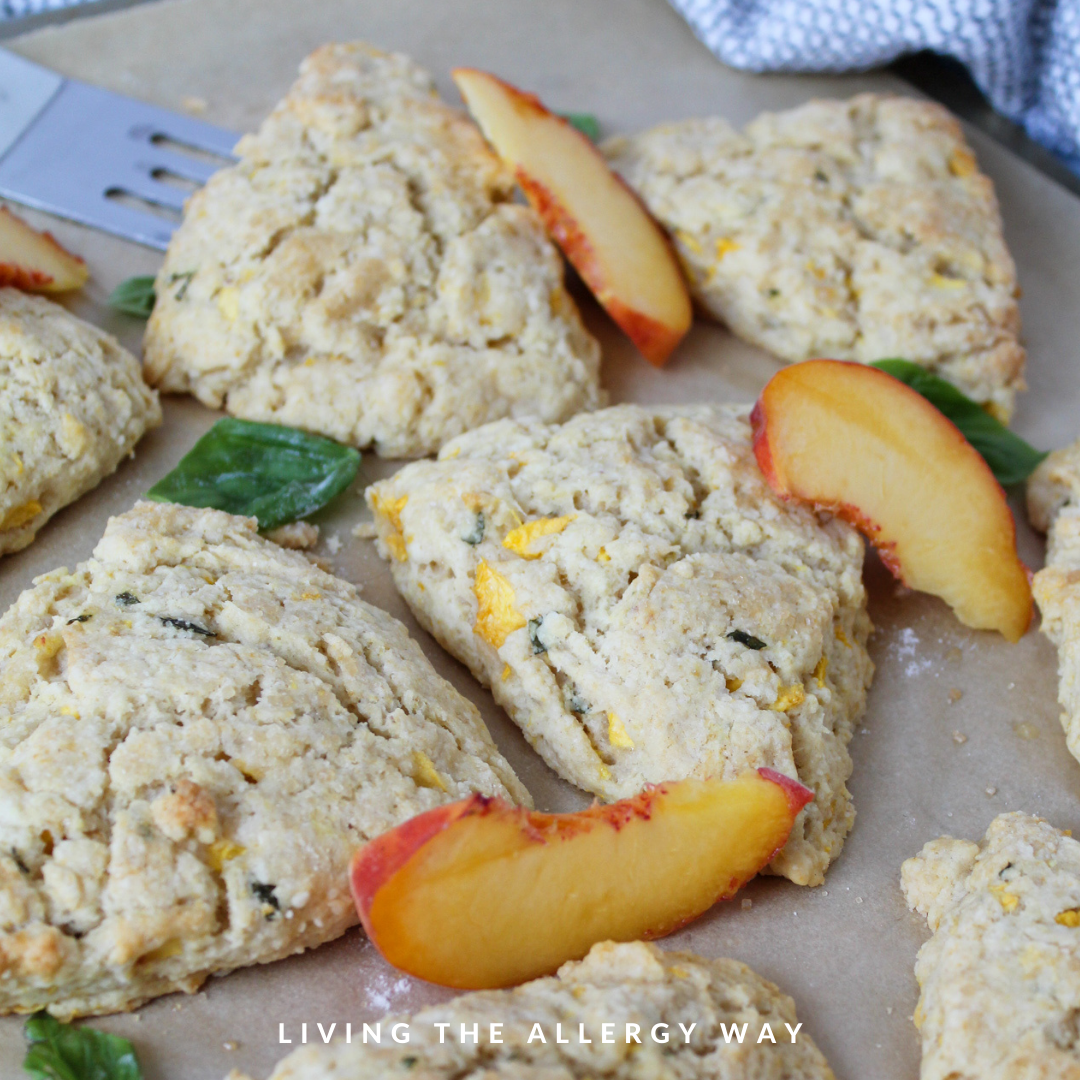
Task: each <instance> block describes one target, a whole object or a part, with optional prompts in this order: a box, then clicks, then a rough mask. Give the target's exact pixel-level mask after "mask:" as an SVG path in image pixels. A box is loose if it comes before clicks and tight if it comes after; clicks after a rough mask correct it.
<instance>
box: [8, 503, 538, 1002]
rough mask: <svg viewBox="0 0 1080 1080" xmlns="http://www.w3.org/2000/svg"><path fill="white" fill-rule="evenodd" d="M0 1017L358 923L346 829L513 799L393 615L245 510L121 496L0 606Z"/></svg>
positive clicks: (218, 967) (188, 977) (304, 943)
mask: <svg viewBox="0 0 1080 1080" xmlns="http://www.w3.org/2000/svg"><path fill="white" fill-rule="evenodd" d="M0 744H2V746H3V751H2V758H0V1012H11V1011H15V1012H33V1011H34V1010H36V1009H41V1008H47V1009H48V1010H49V1011H50V1012H52V1013H54V1014H55V1015H57V1016H59V1017H70V1016H74V1015H79V1014H88V1013H102V1012H111V1011H114V1010H117V1009H128V1008H132V1007H134V1006H136V1005H138V1004H140V1003H141V1002H144V1001H146V1000H147V999H149V998H152V997H154V996H156V995H158V994H164V993H168V992H170V991H173V990H186V991H188V992H191V991H194V990H195V989H197V988H198V986H199V985H200V983H202V981H203V980H204V979H205V978H206V977H207V975H209V974H211V973H212V972H215V971H228V970H230V969H232V968H235V967H239V966H240V965H242V964H253V963H261V962H265V961H269V960H275V959H277V958H279V957H282V956H287V955H288V954H290V953H295V952H300V951H302V950H303V949H306V948H310V947H312V946H314V945H318V944H320V943H321V942H324V941H328V940H330V939H331V938H334V937H337V936H338V935H339V934H341V933H342V932H343V931H344V930H345V929H346V928H347V927H349V926H351V925H353V924H354V923H355V922H356V921H357V916H356V911H355V908H354V905H353V902H352V900H351V898H350V896H349V887H348V881H347V872H348V863H349V859H350V857H351V855H352V854H353V852H354V851H355V850H356V849H357V848H358V847H359V846H360V845H361V844H363V843H364V842H365V841H366V840H367V839H369V838H370V837H372V836H375V835H376V834H378V833H380V832H382V831H383V830H385V829H388V828H390V827H392V826H394V825H397V824H399V823H400V822H402V821H404V820H405V819H406V818H409V817H411V816H412V815H414V814H417V813H420V812H422V811H424V810H428V809H430V808H431V807H433V806H435V805H437V804H439V803H443V802H446V801H448V800H451V799H455V798H458V797H461V796H464V795H466V794H468V793H470V792H473V791H479V792H483V793H485V794H488V795H502V796H503V797H506V798H511V799H514V800H517V801H522V802H527V801H528V795H527V793H526V792H525V790H524V789H523V788H522V786H521V784H520V783H519V782H518V780H517V779H516V777H515V776H514V774H513V772H512V771H511V769H510V767H509V765H508V764H507V763H506V762H505V761H504V760H503V758H502V757H501V755H500V754H499V752H498V751H497V750H496V748H495V745H494V743H493V742H492V741H491V738H490V736H489V735H488V733H487V730H486V729H485V727H484V725H483V722H482V721H481V719H480V715H479V713H478V712H477V710H476V708H475V707H474V706H473V705H471V704H470V703H469V702H468V701H466V700H465V699H464V698H462V697H461V696H460V695H459V694H458V693H457V692H456V691H455V690H454V689H453V688H452V687H451V686H450V685H449V683H447V682H445V681H444V680H443V679H442V678H440V677H439V676H438V675H437V674H436V673H435V670H434V669H433V668H432V667H431V665H430V663H429V662H428V661H427V659H426V658H425V657H424V655H423V653H422V652H421V650H420V648H419V646H418V645H417V644H416V643H415V642H414V641H412V640H411V639H410V638H409V636H408V633H407V632H406V630H405V628H404V627H403V626H402V625H401V624H400V623H399V622H397V621H396V620H395V619H393V618H391V617H390V616H389V615H387V614H386V613H385V612H383V611H380V610H379V609H377V608H374V607H371V606H370V605H368V604H365V603H364V602H363V601H362V600H360V599H359V597H358V596H357V592H356V589H355V588H354V587H353V586H351V585H349V584H347V583H346V582H344V581H341V580H340V579H338V578H336V577H333V576H332V575H330V574H327V573H324V572H323V571H321V570H319V569H318V568H316V567H315V566H313V565H312V564H311V563H310V562H309V561H308V560H307V559H306V558H305V557H304V556H303V555H300V554H298V553H295V552H290V551H286V550H284V549H283V548H280V547H278V546H277V545H276V544H273V543H271V542H269V541H267V540H264V539H262V538H261V537H259V535H258V533H257V531H256V522H255V519H254V518H240V517H234V516H232V515H229V514H224V513H221V512H220V511H217V510H194V509H190V508H188V507H181V506H172V505H168V504H157V503H140V504H138V505H137V506H136V507H135V508H134V509H133V510H131V511H129V512H128V513H126V514H123V515H122V516H120V517H116V518H113V519H112V520H111V521H110V522H109V526H108V529H107V530H106V532H105V535H104V537H103V538H102V540H101V541H100V543H99V544H98V545H97V547H96V549H95V550H94V556H93V558H92V559H90V560H89V561H88V562H86V563H84V564H82V565H80V566H79V567H78V568H77V569H76V570H75V572H74V573H70V572H68V571H67V570H57V571H55V572H53V573H50V574H45V575H44V576H42V577H39V578H38V579H37V581H36V582H35V585H34V587H33V588H32V589H29V590H27V591H26V592H24V593H23V594H22V596H20V597H19V599H18V601H17V602H16V603H15V604H14V606H13V607H12V608H11V609H10V610H9V611H8V612H7V613H6V614H5V615H4V616H3V618H0Z"/></svg>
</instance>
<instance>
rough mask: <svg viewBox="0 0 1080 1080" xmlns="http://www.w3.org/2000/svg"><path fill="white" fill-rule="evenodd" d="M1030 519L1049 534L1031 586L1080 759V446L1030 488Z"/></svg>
mask: <svg viewBox="0 0 1080 1080" xmlns="http://www.w3.org/2000/svg"><path fill="white" fill-rule="evenodd" d="M1027 505H1028V518H1029V519H1030V521H1031V524H1032V525H1034V526H1035V528H1036V529H1039V530H1040V531H1042V532H1045V533H1047V546H1046V565H1045V566H1044V567H1043V569H1042V570H1040V571H1039V572H1038V573H1037V574H1036V575H1035V577H1034V578H1033V579H1032V582H1031V591H1032V592H1033V593H1034V594H1035V602H1036V603H1037V604H1038V605H1039V612H1040V614H1041V615H1042V623H1041V629H1042V632H1043V633H1044V634H1045V635H1046V636H1047V637H1048V638H1049V639H1050V640H1051V641H1052V642H1053V643H1054V644H1055V645H1056V646H1057V650H1058V701H1060V702H1061V708H1062V713H1061V725H1062V727H1063V728H1064V729H1065V741H1066V743H1067V745H1068V747H1069V751H1070V753H1071V754H1072V755H1073V757H1075V758H1077V759H1078V760H1080V441H1077V442H1075V443H1073V444H1072V445H1071V446H1066V447H1064V448H1062V449H1061V450H1055V451H1054V452H1053V453H1052V454H1051V455H1050V456H1049V457H1048V458H1047V459H1046V460H1045V461H1044V462H1043V463H1042V464H1041V465H1040V466H1039V467H1038V468H1037V469H1036V470H1035V471H1034V472H1033V473H1032V474H1031V477H1030V478H1029V480H1028V485H1027Z"/></svg>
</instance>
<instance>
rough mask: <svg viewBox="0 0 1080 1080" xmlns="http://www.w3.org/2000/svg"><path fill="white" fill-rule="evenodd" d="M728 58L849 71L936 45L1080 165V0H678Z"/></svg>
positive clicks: (999, 103)
mask: <svg viewBox="0 0 1080 1080" xmlns="http://www.w3.org/2000/svg"><path fill="white" fill-rule="evenodd" d="M671 3H672V4H673V6H674V7H675V8H676V9H677V10H678V11H679V12H680V13H681V14H682V15H683V16H684V17H685V18H686V20H687V21H688V22H689V23H690V25H691V26H692V27H693V28H694V31H695V32H696V33H697V35H698V37H700V38H701V40H702V41H704V42H705V44H706V45H708V47H709V48H710V49H711V50H712V51H713V52H714V53H715V54H716V55H717V56H718V57H720V59H721V60H723V61H724V62H725V63H727V64H730V65H731V66H732V67H737V68H743V69H745V70H747V71H850V70H852V69H858V68H870V67H876V66H878V65H880V64H885V63H888V62H889V61H890V60H894V59H896V57H898V56H901V55H903V54H904V53H910V52H917V51H918V50H920V49H931V50H933V51H934V52H937V53H944V54H946V55H948V56H953V57H955V58H956V59H957V60H960V61H961V62H962V63H964V64H965V65H967V68H968V70H969V71H970V72H971V74H972V76H973V77H974V79H975V81H976V82H977V83H978V84H979V86H980V88H981V89H982V91H983V92H984V93H985V94H986V96H987V97H988V98H989V99H990V101H991V103H992V104H993V105H994V107H995V108H996V109H997V110H998V111H999V112H1002V113H1004V114H1005V115H1006V116H1008V117H1009V118H1010V119H1012V120H1015V121H1016V122H1017V123H1019V124H1022V125H1023V126H1024V128H1026V129H1027V132H1028V134H1029V135H1030V136H1031V137H1032V138H1034V139H1036V140H1037V141H1038V142H1041V143H1042V144H1043V145H1044V146H1047V147H1049V148H1050V149H1051V150H1053V151H1054V152H1055V153H1056V154H1058V155H1059V156H1060V157H1062V158H1063V159H1064V160H1065V162H1066V164H1067V165H1069V166H1070V167H1071V168H1072V169H1073V170H1074V171H1076V172H1080V0H671Z"/></svg>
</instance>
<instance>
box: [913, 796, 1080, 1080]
mask: <svg viewBox="0 0 1080 1080" xmlns="http://www.w3.org/2000/svg"><path fill="white" fill-rule="evenodd" d="M901 880H902V884H903V889H904V895H905V897H906V898H907V902H908V905H909V906H910V907H912V908H916V909H918V910H919V911H920V912H922V914H924V915H925V916H926V918H927V922H928V923H929V925H930V929H931V930H932V931H933V933H934V936H933V937H932V938H931V939H930V940H929V941H928V942H927V943H926V944H925V945H924V946H923V947H922V948H921V949H920V950H919V958H918V961H917V962H916V965H915V974H916V976H917V978H918V980H919V986H920V987H921V989H922V994H921V996H920V998H919V1004H918V1006H917V1008H916V1010H915V1023H916V1025H917V1026H918V1027H919V1030H920V1033H921V1035H922V1048H923V1055H922V1070H921V1073H920V1075H921V1078H922V1080H1077V1078H1080V1031H1078V1027H1077V1019H1078V1017H1080V843H1078V842H1077V841H1076V840H1073V839H1072V838H1071V837H1069V836H1068V835H1067V834H1065V833H1062V832H1060V831H1059V830H1057V829H1055V828H1054V827H1053V826H1052V825H1049V824H1047V823H1046V822H1045V821H1043V820H1041V819H1040V818H1036V817H1030V816H1029V815H1027V814H1018V813H1012V814H1001V815H999V816H998V817H996V818H995V819H994V820H993V821H992V822H991V823H990V827H989V828H988V829H987V830H986V836H985V837H984V839H983V840H982V842H981V843H979V844H973V843H971V842H970V841H968V840H954V839H953V838H952V837H950V836H944V837H942V838H941V839H940V840H932V841H930V843H928V844H927V845H926V846H925V847H924V848H923V849H922V851H921V852H920V853H919V854H918V855H916V856H915V857H914V858H912V859H908V860H907V862H905V863H904V865H903V868H902V870H901Z"/></svg>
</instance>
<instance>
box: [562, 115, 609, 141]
mask: <svg viewBox="0 0 1080 1080" xmlns="http://www.w3.org/2000/svg"><path fill="white" fill-rule="evenodd" d="M560 115H561V116H562V118H563V119H564V120H566V121H567V122H569V123H570V124H573V126H574V127H576V128H577V129H578V131H580V132H581V134H582V135H584V136H585V137H586V138H587V139H591V140H592V141H593V142H596V141H597V140H599V138H600V121H599V120H597V119H596V117H595V116H593V114H592V113H587V112H568V113H560Z"/></svg>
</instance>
